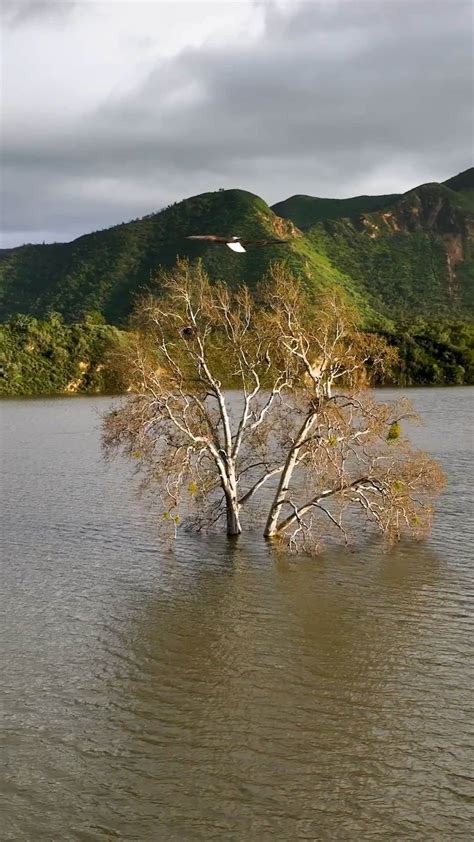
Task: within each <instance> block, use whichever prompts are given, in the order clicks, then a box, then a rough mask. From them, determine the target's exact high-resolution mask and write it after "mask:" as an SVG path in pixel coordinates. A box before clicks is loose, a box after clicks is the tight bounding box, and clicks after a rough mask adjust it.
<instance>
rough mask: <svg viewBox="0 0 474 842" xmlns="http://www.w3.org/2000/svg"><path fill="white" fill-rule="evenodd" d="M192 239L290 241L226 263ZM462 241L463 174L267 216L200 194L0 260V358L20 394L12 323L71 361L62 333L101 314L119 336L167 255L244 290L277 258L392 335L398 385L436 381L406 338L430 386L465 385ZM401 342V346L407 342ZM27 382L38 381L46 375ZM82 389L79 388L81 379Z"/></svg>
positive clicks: (472, 210) (465, 256) (466, 220)
mask: <svg viewBox="0 0 474 842" xmlns="http://www.w3.org/2000/svg"><path fill="white" fill-rule="evenodd" d="M196 233H219V234H226V235H237V236H241V237H243V238H245V237H248V238H265V237H275V236H277V237H281V238H282V239H285V240H287V242H286V244H285V245H281V246H278V245H275V246H269V247H265V248H261V249H254V250H252V251H251V250H249V251H248V252H247V253H246V254H235V253H233V252H231V251H230V250H229V249H227V248H226V247H225V246H218V245H215V244H211V243H202V242H201V243H199V242H196V241H195V242H193V241H190V240H187V239H186V238H187V236H188V235H189V234H196ZM473 237H474V169H470V170H467V171H465V172H464V173H460V174H459V175H457V176H454V177H453V178H451V179H448V181H446V182H444V183H443V184H438V183H433V184H426V185H422V186H420V187H417V188H415V189H413V190H411V191H409V192H408V193H405V194H403V195H399V194H390V195H384V196H357V197H354V198H350V199H320V198H316V197H311V196H293V197H292V198H290V199H287V200H285V201H283V202H279V203H277V204H276V205H274V206H273V208H270V207H269V206H268V205H267V204H266V203H265V202H264V201H263V200H262V199H261V198H259V197H258V196H255V195H254V194H252V193H248V192H246V191H243V190H221V191H217V192H214V193H203V194H201V195H199V196H194V197H192V198H189V199H185V200H184V201H182V202H179V203H176V204H174V205H171V206H170V207H168V208H165V209H164V210H162V211H159V212H157V213H155V214H151V215H150V216H147V217H144V218H142V219H137V220H134V221H132V222H128V223H123V224H121V225H117V226H114V227H113V228H110V229H107V230H104V231H98V232H94V233H92V234H87V235H85V236H83V237H79V238H78V239H76V240H74V241H73V242H71V243H54V244H50V245H24V246H21V247H18V248H14V249H4V250H1V251H0V319H2V320H6V319H10V322H9V323H8V324H7V326H6V327H4V328H3V331H2V337H3V339H2V342H3V345H2V347H0V352H2V353H3V354H5V348H7V351H8V354H9V355H10V356H9V359H10V363H11V360H12V359H13V357H15V355H17V358H18V359H20V357H21V359H23V360H24V362H23V363H21V364H20V363H18V365H19V367H20V369H22V370H23V368H24V366H26V368H28V371H29V372H30V373H28V374H27V375H25V378H24V386H22V387H21V388H22V389H24V390H25V391H24V393H30V392H29V391H28V390H30V389H33V387H34V383H33V380H34V378H35V377H36V375H34V376H33V374H31V371H32V369H31V366H32V363H31V362H27V360H26V357H22V356H21V355H22V353H23V352H22V351H21V348H22V347H23V346H22V344H21V341H20V339H19V338H18V337H17V334H16V333H15V331H16V328H15V329H13V328H12V322H11V317H12V316H16V315H17V314H24V315H26V316H29V317H34V318H35V319H39V320H40V323H41V325H42V327H38V325H39V324H40V323H38V324H37V326H36V328H35V329H36V330H39V331H40V332H41V331H43V330H44V331H45V335H46V334H48V335H49V336H53V333H54V331H58V334H57V335H58V347H61V348H63V349H64V348H71V355H73V354H74V353H76V351H75V350H74V351H73V350H72V348H73V344H74V341H75V340H73V338H72V337H73V333H71V334H70V335H68V336H67V337H66V334H67V332H68V331H69V330H71V331H72V327H73V323H74V324H76V325H77V324H79V323H81V324H84V325H85V324H88V323H90V321H91V319H90V314H91V313H98V314H100V316H101V318H102V319H103V321H105V322H107V323H109V324H111V325H116V326H122V327H124V326H126V324H127V318H128V315H129V314H130V312H131V309H132V307H133V302H134V300H135V298H136V296H137V294H139V293H140V291H141V290H143V289H145V288H150V287H151V288H154V280H153V278H154V274H155V272H156V270H157V268H158V267H159V266H166V267H170V266H172V265H173V264H174V263H175V261H176V258H177V256H178V255H179V256H182V257H188V258H189V259H190V260H192V261H193V260H196V259H198V258H199V259H201V260H202V261H203V264H204V268H205V269H206V270H207V272H208V273H209V275H210V277H211V278H212V279H218V278H219V279H223V280H225V281H227V282H228V283H229V284H231V285H236V284H238V283H241V282H244V283H247V284H249V285H250V286H251V287H252V286H254V285H255V283H256V282H257V281H258V280H260V278H261V277H262V276H263V275H264V274H265V271H266V269H267V268H268V266H269V265H270V263H271V262H272V261H275V260H284V261H285V262H286V263H287V264H288V266H289V267H290V268H291V269H292V270H293V271H294V272H295V273H296V274H297V275H299V276H302V277H303V278H304V280H305V283H306V284H307V285H308V286H309V287H310V288H313V289H314V290H315V291H316V292H317V290H318V288H321V287H328V286H337V287H342V288H344V290H345V291H346V293H347V294H348V295H349V296H350V298H352V299H353V300H354V301H355V302H356V304H357V306H358V307H359V309H360V311H361V314H362V317H363V320H364V323H365V325H366V327H368V328H369V329H376V330H381V331H384V332H386V333H387V335H388V334H389V335H390V336H391V337H393V341H394V342H395V343H396V344H398V345H399V347H400V349H404V350H403V353H404V354H405V357H404V358H405V359H406V360H407V361H408V362H406V366H407V371H408V370H409V373H408V374H406V377H405V375H404V374H402V372H401V371H400V372H398V374H397V375H396V377H398V379H400V378H402V379H403V378H405V380H406V382H436V377H435V375H434V374H433V377H432V379H431V380H430V377H431V375H429V374H428V373H427V372H428V369H429V365H428V364H427V365H428V367H427V365H425V364H424V363H422V364H421V363H420V366H418V368H417V367H416V366H414V365H412V362H413V360H412V358H411V357H410V354H411V351H413V347H412V342H411V339H414V337H415V336H416V337H421V336H423V337H424V339H423V340H422V341H421V344H420V343H419V341H418V338H416V339H414V342H415V346H416V347H417V348H418V347H419V348H421V349H422V351H423V354H425V355H428V357H429V359H430V360H431V361H432V362H433V364H435V365H437V366H438V367H439V369H440V371H441V374H439V377H440V378H441V382H456V380H457V381H459V380H460V378H461V379H462V382H466V378H468V376H472V374H471V375H468V374H467V372H468V371H470V370H471V369H470V368H469V364H468V363H467V362H466V359H464V357H463V360H464V362H463V361H459V360H460V359H461V357H460V356H459V354H458V352H457V351H452V353H451V351H447V350H446V347H447V346H448V345H449V347H450V348H456V347H458V345H456V335H455V333H456V330H457V329H456V330H455V329H454V328H453V327H452V326H453V325H458V326H459V325H464V326H465V327H462V328H459V331H460V335H462V336H464V339H463V342H464V346H463V347H465V348H467V347H468V346H469V341H470V340H468V339H467V338H466V337H467V336H468V334H469V330H470V328H469V325H470V324H472V321H473V317H474V283H473V282H474V260H473V253H472V248H473ZM51 312H56V313H58V314H60V315H61V317H62V319H63V322H62V327H61V330H59V327H58V324H57V323H56V322H54V325H56V326H54V325H50V326H49V327H48V324H49V320H48V319H49V314H50V313H51ZM417 318H421V319H422V320H424V321H423V324H424V327H423V331H424V332H423V331H422V333H420V331H419V327H418V328H413V327H410V328H409V332H408V333H407V332H406V330H405V328H404V331H402V330H401V328H400V325H402V324H403V325H405V326H406V325H412V326H413V325H414V324H415V322H416V319H417ZM440 320H441V321H440ZM68 325H69V327H68ZM433 325H435V326H436V327H433ZM441 325H444V326H445V328H446V330H445V329H444V328H442V327H441ZM96 329H97V330H98V328H96ZM88 330H89V328H88ZM101 330H105V328H104V327H102V328H101ZM433 330H435V331H436V330H438V331H441V332H443V330H444V334H443V335H445V336H447V335H448V334H449V342H447V343H444V345H443V342H441V341H440V342H438V341H437V339H436V336H435V335H434V334H433ZM12 331H13V332H12ZM61 331H62V332H61ZM417 331H418V333H417ZM446 331H447V332H448V333H447V334H446ZM453 331H454V332H453ZM76 333H77V328H76ZM86 333H87V331H86ZM99 333H100V331H99ZM74 335H75V334H74ZM98 335H99V334H98ZM404 336H410V337H411V339H410V341H408V340H406V341H405V339H404V338H403V337H404ZM425 340H426V341H425ZM5 343H6V345H5ZM68 343H69V344H68ZM71 343H72V345H71ZM453 343H454V344H453ZM466 343H467V344H466ZM30 344H31V343H30ZM99 344H100V343H99ZM441 346H443V347H444V350H442V347H441ZM445 346H446V347H445ZM97 347H98V346H97ZM410 348H411V351H410ZM15 349H16V350H15ZM405 352H406V353H405ZM78 353H79V351H78ZM94 353H95V352H94ZM420 353H421V351H420ZM460 353H461V352H460ZM462 353H464V352H462ZM462 353H461V356H462ZM446 354H447V355H448V357H449V358H450V360H451V361H450V362H449V363H446V365H447V366H448V368H446V365H445V364H444V363H443V362H442V360H444V361H445V362H446V359H445V357H446ZM417 355H418V357H419V354H418V351H417V352H416V354H415V356H417ZM440 355H441V357H440ZM60 356H61V355H60ZM63 356H64V355H63ZM92 356H94V354H92ZM412 356H413V355H412ZM468 356H469V354H468ZM451 357H452V359H451ZM438 358H439V359H438ZM46 359H47V357H46ZM71 359H72V357H71ZM51 360H52V362H51V363H50V364H51V365H52V364H53V363H54V365H55V366H56V367H59V368H60V365H59V362H58V360H56V357H55V356H54V354H53V356H52V357H51ZM436 360H437V361H436ZM440 360H441V362H440ZM425 362H426V360H425ZM1 364H3V363H2V362H0V365H1ZM15 364H16V363H15ZM37 365H39V362H38V363H37ZM42 365H43V363H42ZM44 365H47V364H46V363H44ZM451 365H453V366H454V367H456V366H457V365H459V366H460V367H461V368H462V369H463V370H464V372H465V373H464V375H462V373H461V371H460V369H458V370H457V374H456V375H455V374H454V373H453V372H454V369H452V368H449V366H451ZM66 368H67V366H66ZM72 368H73V367H72ZM72 368H71V369H69V368H67V377H69V375H70V378H69V380H68V381H67V382H70V380H72V379H74V377H73V373H71V372H72ZM415 369H416V371H417V372H418V374H417V375H414V374H413V372H414V371H415ZM422 369H423V371H422ZM25 370H26V369H25ZM38 370H39V369H38ZM42 370H44V371H45V370H46V369H44V368H43V369H42ZM91 370H92V369H91ZM434 371H435V370H434V369H432V373H433V372H434ZM423 372H424V373H423ZM443 372H444V373H443ZM58 376H59V375H58ZM394 376H395V375H394ZM38 377H39V380H41V379H42V377H43V375H39V374H38ZM45 377H46V375H45ZM67 377H66V378H62V377H59V380H58V379H57V377H56V375H54V376H53V374H51V375H48V377H46V380H47V381H48V384H47V387H48V389H49V388H51V389H53V391H54V390H56V389H58V390H62V388H63V387H64V383H65V382H66V380H67ZM32 378H33V379H32ZM51 378H52V379H51ZM55 378H56V379H55ZM413 378H415V379H413ZM416 378H418V379H416ZM420 378H421V379H420ZM20 379H21V378H20ZM75 379H77V377H76V378H75ZM9 382H13V381H9ZM17 382H19V381H18V380H17ZM38 382H39V381H38V378H37V383H38ZM83 382H84V383H87V382H88V381H87V378H83ZM60 383H61V384H62V385H61V388H60V385H59V384H60ZM66 385H67V384H66ZM3 388H4V389H5V386H4V387H3ZM9 388H14V387H9ZM34 388H36V387H34ZM85 388H89V387H88V386H87V387H85ZM91 388H95V386H91Z"/></svg>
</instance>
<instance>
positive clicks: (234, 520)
mask: <svg viewBox="0 0 474 842" xmlns="http://www.w3.org/2000/svg"><path fill="white" fill-rule="evenodd" d="M226 473H227V483H226V489H225V503H226V510H227V535H228V536H229V537H231V536H235V535H240V533H241V532H242V527H241V525H240V518H239V509H240V506H239V503H238V497H237V480H236V476H235V465H234V461H233V459H231V458H228V460H227V472H226Z"/></svg>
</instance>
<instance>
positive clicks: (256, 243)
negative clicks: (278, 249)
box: [242, 240, 288, 246]
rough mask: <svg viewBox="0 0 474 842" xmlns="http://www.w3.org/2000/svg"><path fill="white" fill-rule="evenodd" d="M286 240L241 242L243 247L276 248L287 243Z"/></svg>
mask: <svg viewBox="0 0 474 842" xmlns="http://www.w3.org/2000/svg"><path fill="white" fill-rule="evenodd" d="M287 242H288V240H242V245H243V246H276V245H280V244H282V243H287Z"/></svg>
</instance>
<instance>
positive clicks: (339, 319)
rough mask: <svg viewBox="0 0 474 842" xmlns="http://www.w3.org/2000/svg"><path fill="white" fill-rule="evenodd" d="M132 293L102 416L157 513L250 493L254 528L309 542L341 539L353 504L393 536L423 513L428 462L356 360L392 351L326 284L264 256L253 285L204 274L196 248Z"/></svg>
mask: <svg viewBox="0 0 474 842" xmlns="http://www.w3.org/2000/svg"><path fill="white" fill-rule="evenodd" d="M158 280H159V284H160V291H161V294H160V297H159V298H157V297H155V296H153V295H151V294H150V295H147V296H145V297H144V298H143V299H142V301H141V302H140V304H139V306H138V308H137V311H136V315H135V322H134V330H133V333H132V339H131V341H130V343H129V349H128V355H127V360H126V362H125V366H126V369H127V370H128V372H129V378H131V380H132V385H133V392H134V393H133V394H132V395H131V396H129V397H128V398H127V399H126V402H125V404H124V405H123V406H122V407H121V408H120V409H118V410H114V411H112V412H111V413H109V415H108V416H107V418H106V419H105V426H104V443H105V446H106V449H107V451H109V452H111V451H117V450H118V451H121V452H123V453H125V454H126V455H128V456H130V457H134V458H136V459H137V464H138V466H139V468H140V471H141V472H142V475H143V478H144V485H145V486H149V485H153V488H157V489H158V490H159V493H160V494H161V497H162V500H163V506H164V513H163V514H164V517H165V518H166V519H167V520H168V521H169V522H170V523H171V524H173V525H174V526H175V528H176V525H177V523H178V522H179V520H180V519H181V518H182V517H183V515H185V516H187V518H188V519H189V518H190V517H191V519H192V520H193V521H194V526H195V527H196V528H198V529H201V528H203V527H204V526H210V525H213V524H216V523H218V522H219V521H220V520H221V519H225V522H226V527H227V534H228V535H229V536H233V535H238V534H239V533H240V532H241V529H242V527H241V515H242V511H243V509H244V508H246V509H247V508H248V507H249V506H250V505H251V504H252V503H253V502H254V500H255V497H256V495H257V492H259V493H260V495H259V496H260V498H261V500H262V501H263V505H264V507H265V509H264V515H263V520H264V521H265V520H266V524H265V528H264V535H265V537H266V538H268V539H269V540H277V539H278V540H282V539H284V540H285V541H286V542H287V543H289V544H290V545H291V546H294V547H299V546H301V545H303V546H305V547H307V548H308V547H311V548H314V547H315V546H318V545H319V544H320V542H321V538H322V537H323V536H324V535H325V534H326V533H327V531H328V527H329V528H330V529H334V530H336V531H337V532H338V533H339V534H341V535H342V536H343V537H344V539H345V540H348V538H349V534H350V532H351V529H352V527H353V518H354V513H355V512H356V511H359V512H362V513H363V514H364V515H365V517H366V518H367V519H368V520H369V521H370V522H371V523H373V524H375V526H376V527H377V528H378V529H380V530H381V532H382V533H383V535H384V536H385V537H386V539H387V540H389V541H393V540H396V539H397V538H398V537H400V535H401V534H402V532H403V531H404V530H406V531H408V532H410V533H412V534H421V533H422V532H423V531H424V530H425V529H426V528H427V527H428V525H429V519H430V514H431V499H432V497H433V495H434V494H435V493H436V492H437V491H438V490H439V488H440V487H441V485H442V482H443V478H442V474H441V471H440V469H439V468H438V466H437V465H436V463H435V462H433V460H431V459H429V457H427V456H426V455H424V454H422V453H418V452H416V451H414V450H413V449H412V448H411V446H410V444H409V442H408V441H407V440H406V439H404V438H403V436H402V434H401V426H400V425H401V423H402V421H403V419H406V418H408V417H413V414H412V412H411V410H410V408H409V406H408V405H407V404H406V402H397V403H396V404H390V405H387V404H383V403H380V402H379V401H378V400H376V399H375V397H374V395H373V393H371V391H370V389H369V388H368V387H369V381H370V374H371V373H373V372H374V371H379V370H381V369H383V367H384V365H385V364H386V363H387V361H389V362H391V359H390V357H391V354H393V351H391V350H390V349H389V348H388V347H387V345H386V344H385V343H384V342H383V341H382V340H381V339H380V337H377V336H376V335H374V334H370V333H369V334H368V333H366V332H364V331H362V330H361V329H360V328H359V327H358V315H357V312H356V311H355V310H354V309H353V308H351V307H350V306H349V305H348V304H347V302H346V301H345V300H344V298H343V297H341V296H338V295H335V293H334V292H333V291H328V292H327V293H325V294H321V293H320V294H318V295H317V296H313V297H311V295H309V294H308V293H307V291H305V288H304V286H303V285H302V284H301V283H300V282H299V281H298V280H297V279H295V278H294V277H293V276H292V275H291V273H290V272H289V271H288V269H286V268H285V267H284V266H283V265H281V264H280V265H279V264H276V265H274V266H273V267H272V268H271V270H270V272H269V275H268V277H267V279H266V280H265V282H264V283H263V284H262V285H261V286H260V287H259V289H258V290H257V294H256V296H255V297H254V298H253V297H252V296H251V294H250V292H249V290H248V289H247V288H246V287H241V288H239V289H238V290H237V291H234V292H232V291H231V290H230V289H229V288H228V287H227V286H226V285H225V284H222V283H218V284H215V285H212V284H210V282H209V279H208V278H207V276H206V274H205V272H204V271H203V269H202V266H201V265H200V264H197V265H190V264H189V263H187V262H186V261H179V262H178V264H177V266H176V267H175V269H174V270H173V271H172V272H171V273H167V272H161V273H160V275H159V278H158Z"/></svg>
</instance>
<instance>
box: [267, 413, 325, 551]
mask: <svg viewBox="0 0 474 842" xmlns="http://www.w3.org/2000/svg"><path fill="white" fill-rule="evenodd" d="M315 421H316V413H315V412H312V413H310V415H308V416H307V418H306V419H305V422H304V424H303V426H302V427H301V429H300V431H299V433H298V436H297V438H296V441H295V443H294V445H293V447H292V448H291V450H290V452H289V454H288V457H287V459H286V463H285V467H284V468H283V471H282V474H281V477H280V482H279V483H278V488H277V492H276V494H275V497H274V499H273V503H272V506H271V508H270V512H269V514H268V518H267V522H266V524H265V531H264V533H263V535H264V537H265V538H274V537H275V536H276V535H277V534H278V532H279V529H278V521H279V519H280V514H281V510H282V508H283V505H284V503H285V501H286V498H287V496H288V489H289V487H290V482H291V478H292V476H293V472H294V470H295V468H296V464H297V462H298V457H299V455H300V451H301V448H302V446H303V444H304V443H305V439H306V437H307V436H308V434H309V433H310V432H311V428H312V427H313V426H314V423H315Z"/></svg>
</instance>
